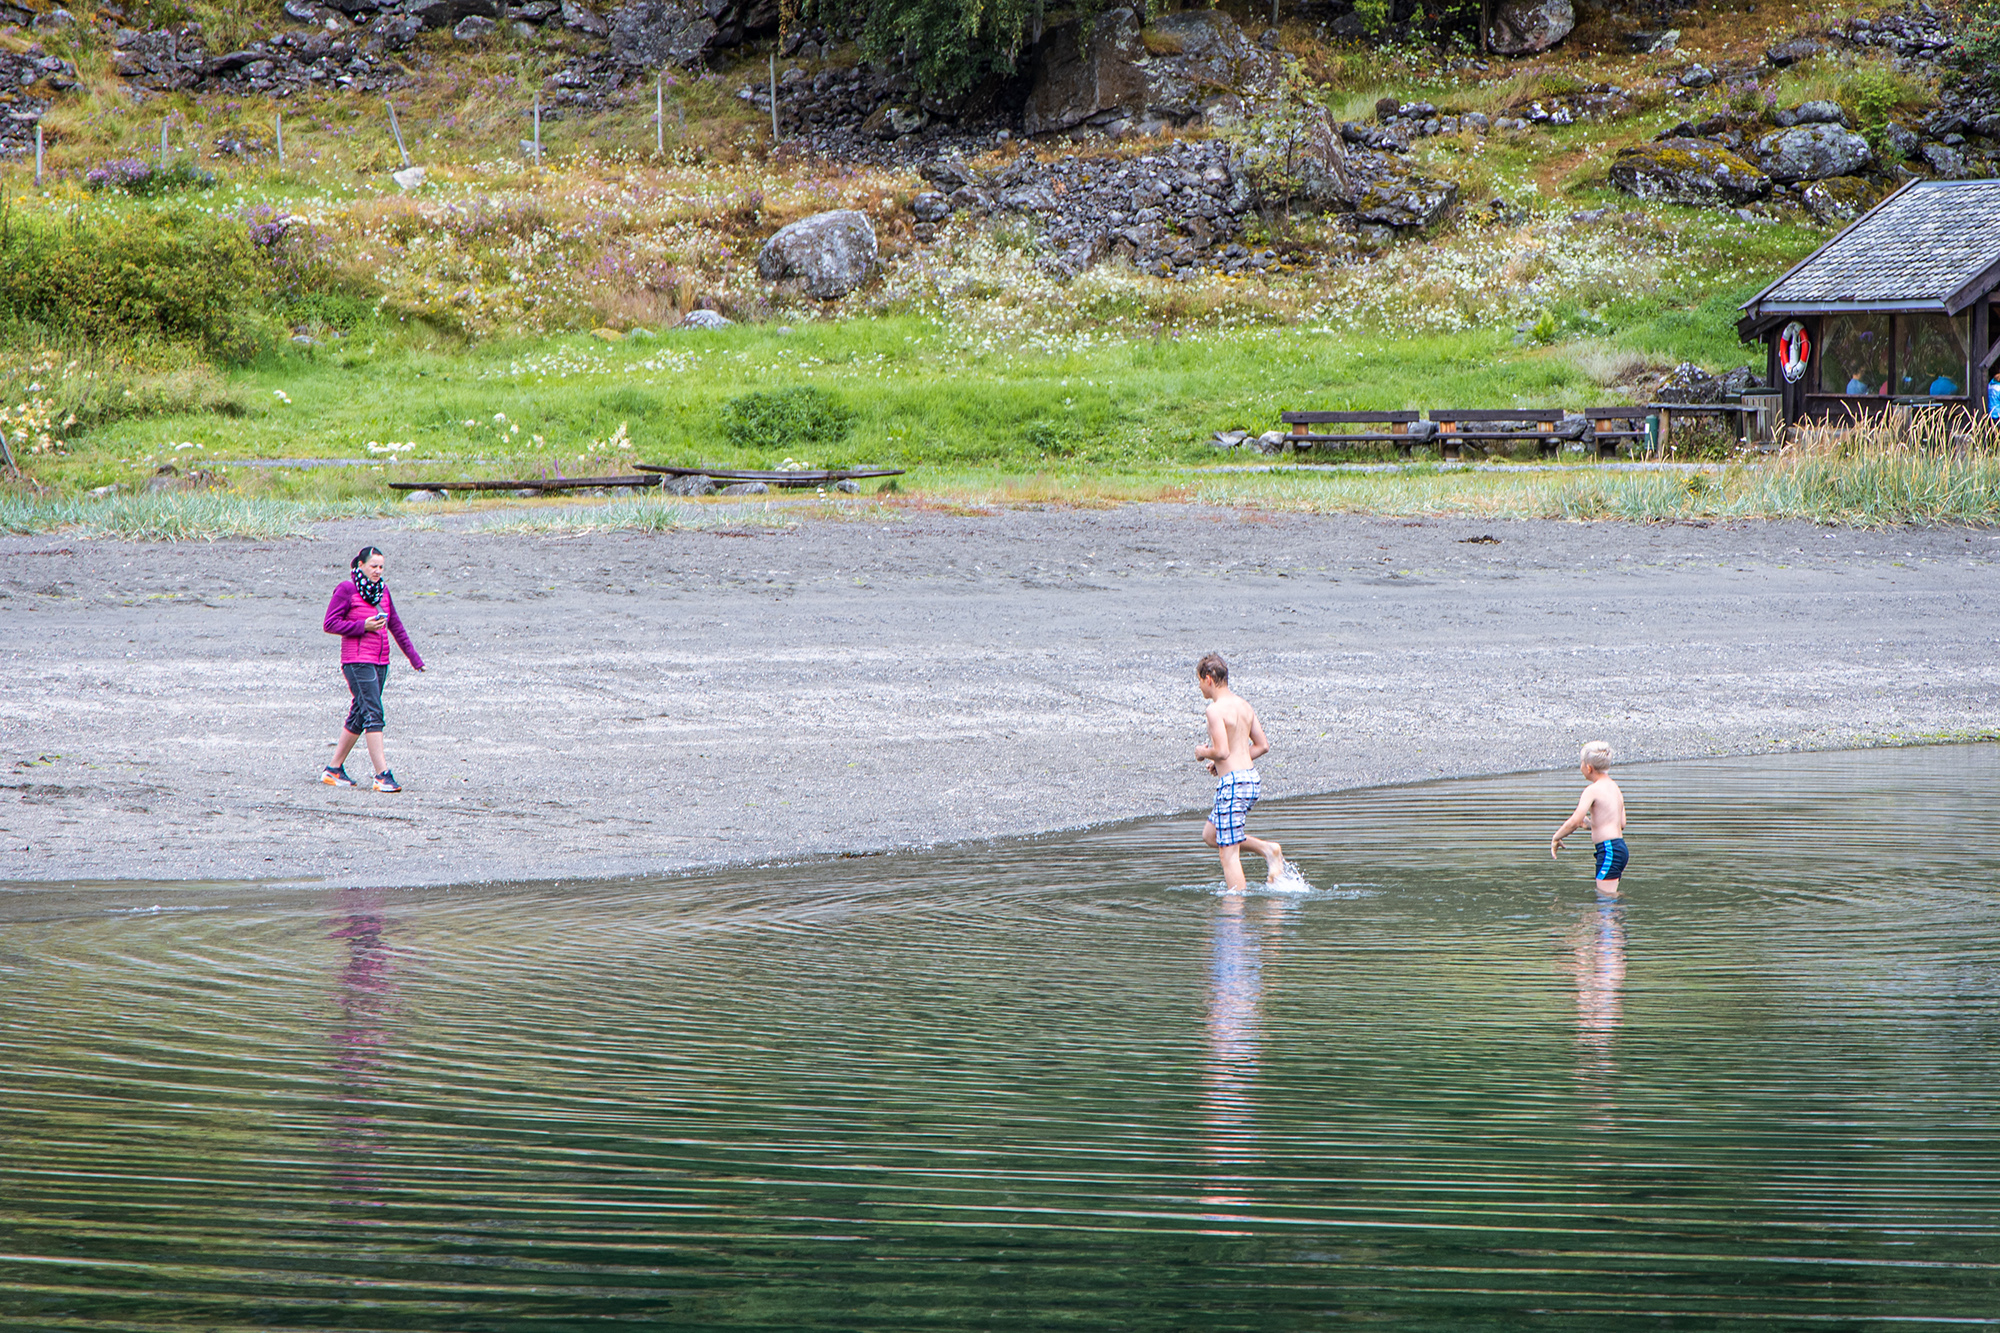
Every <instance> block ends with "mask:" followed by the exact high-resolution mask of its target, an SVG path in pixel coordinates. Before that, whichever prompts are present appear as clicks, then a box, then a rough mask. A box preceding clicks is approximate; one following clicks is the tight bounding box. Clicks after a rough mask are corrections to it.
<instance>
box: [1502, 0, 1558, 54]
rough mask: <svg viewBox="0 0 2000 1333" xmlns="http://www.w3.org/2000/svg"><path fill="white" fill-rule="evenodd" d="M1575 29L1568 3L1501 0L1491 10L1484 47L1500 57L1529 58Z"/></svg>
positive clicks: (1549, 0) (1547, 0)
mask: <svg viewBox="0 0 2000 1333" xmlns="http://www.w3.org/2000/svg"><path fill="white" fill-rule="evenodd" d="M1575 27H1576V9H1575V7H1574V6H1573V5H1571V3H1570V0H1500V3H1498V4H1496V5H1494V6H1493V22H1492V25H1491V26H1490V27H1488V28H1487V30H1486V44H1487V45H1488V46H1490V47H1491V48H1492V49H1493V50H1494V51H1496V52H1498V53H1499V54H1501V55H1503V56H1522V55H1531V54H1533V53H1534V52H1536V51H1546V50H1548V49H1549V48H1550V47H1552V46H1554V45H1555V44H1556V43H1557V42H1560V41H1561V40H1562V39H1563V38H1565V37H1567V36H1569V35H1570V33H1571V31H1573V30H1574V29H1575Z"/></svg>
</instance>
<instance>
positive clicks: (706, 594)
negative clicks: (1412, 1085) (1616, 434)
mask: <svg viewBox="0 0 2000 1333" xmlns="http://www.w3.org/2000/svg"><path fill="white" fill-rule="evenodd" d="M760 512H761V511H751V513H750V514H749V515H747V516H746V517H745V519H744V520H743V521H742V522H740V523H737V524H736V525H735V526H721V527H711V528H707V529H702V530H686V531H678V532H671V533H664V534H636V533H604V534H595V535H585V536H572V537H554V536H536V535H521V534H518V533H517V534H503V533H492V532H482V531H477V530H475V528H476V525H477V524H478V523H481V522H487V521H490V516H467V515H460V516H455V517H451V518H446V519H443V520H440V521H438V522H437V524H436V525H435V526H427V527H422V528H412V527H410V526H408V525H407V524H406V522H405V521H403V520H400V519H383V520H375V521H365V522H362V521H357V522H347V523H339V524H329V525H326V526H324V527H322V528H321V529H319V530H318V533H317V535H316V537H315V538H313V539H311V540H292V541H275V542H255V543H252V542H220V543H215V544H210V545H202V544H181V545H161V544H136V543H125V542H111V541H90V540H83V539H77V538H66V537H61V536H55V537H46V536H45V537H25V538H7V539H4V540H0V658H4V662H5V686H4V690H0V738H4V745H0V763H4V766H5V773H6V777H5V779H4V782H0V792H4V797H0V880H8V881H18V882H41V883H47V882H57V881H92V880H118V879H140V880H274V881H285V882H300V881H306V882H320V883H330V884H346V883H358V882H367V883H381V884H421V883H458V882H473V881H481V880H495V879H504V880H529V879H533V880H545V879H558V878H574V877H586V876H588V877H596V876H618V875H631V874H649V873H659V872H665V871H675V870H682V869H692V868H697V867H701V866H707V865H714V864H718V863H722V862H731V861H757V860H766V859H785V858H797V857H804V856H813V855H822V854H830V853H843V852H866V851H875V850H881V849H890V848H904V847H913V846H922V845H925V844H929V843H934V842H944V841H958V840H964V839H977V838H985V837H993V836H1000V835H1014V834H1028V833H1036V832H1043V831H1051V830H1056V829H1062V828H1070V827H1076V826H1079V825H1085V824H1092V823H1098V822H1102V821H1107V820H1116V819H1125V818H1130V817H1134V816H1141V815H1155V814H1162V813H1168V812H1174V811H1190V812H1192V811H1197V810H1205V808H1206V806H1207V802H1208V795H1209V790H1210V783H1211V780H1210V779H1209V778H1208V777H1207V775H1206V774H1205V773H1203V772H1202V770H1201V768H1200V766H1199V765H1197V764H1196V763H1195V762H1194V761H1193V759H1192V757H1191V752H1192V748H1193V746H1194V745H1195V744H1196V743H1197V741H1198V740H1199V739H1200V737H1201V726H1200V716H1201V698H1200V695H1199V694H1198V693H1197V691H1196V689H1195V686H1194V680H1193V668H1194V661H1195V659H1196V658H1197V657H1198V656H1199V655H1200V654H1201V653H1203V652H1206V651H1209V650H1211V649H1214V650H1219V651H1221V652H1222V653H1223V654H1224V655H1225V656H1227V657H1228V658H1229V660H1230V662H1231V664H1232V666H1233V668H1234V673H1235V679H1234V683H1235V684H1236V686H1237V688H1238V689H1240V690H1241V691H1242V692H1243V693H1244V694H1245V695H1246V696H1247V697H1248V698H1249V699H1250V700H1251V701H1252V702H1253V703H1255V704H1256V705H1257V706H1258V708H1259V710H1260V711H1261V713H1262V715H1263V717H1264V720H1265V724H1266V728H1267V730H1268V732H1269V734H1270V736H1271V739H1272V742H1273V744H1274V747H1275V748H1274V751H1273V753H1272V754H1271V755H1270V756H1269V757H1268V758H1267V759H1266V760H1265V761H1264V762H1263V764H1262V765H1261V767H1262V769H1263V772H1264V775H1265V795H1266V799H1273V798H1283V797H1285V796H1290V795H1299V794H1304V793H1309V792H1324V791H1332V790H1338V789H1341V788H1346V787H1353V786H1365V785H1377V784H1383V783H1398V782H1412V781H1418V780H1423V779H1431V778H1440V777H1453V776H1463V775H1469V774H1479V773H1497V772H1511V771H1520V770H1532V769H1548V770H1567V769H1569V768H1570V766H1572V765H1573V764H1574V762H1575V755H1576V751H1577V747H1578V746H1579V744H1580V743H1581V742H1582V741H1584V740H1587V739H1590V738H1592V737H1595V736H1603V737H1606V738H1608V739H1610V740H1611V742H1612V743H1613V744H1614V745H1615V746H1616V747H1617V748H1618V750H1619V758H1620V762H1621V763H1632V762H1637V761H1642V760H1647V759H1669V758H1685V757H1689V756H1698V755H1712V754H1740V753H1746V752H1755V751H1766V750H1790V749H1799V748H1830V747H1841V746H1853V745H1866V744H1876V743H1884V742H1907V741H1919V740H1941V739H1959V738H1966V737H1969V736H1974V735H1988V736H1990V735H1991V734H1992V733H1994V732H1995V731H1996V730H2000V642H1997V640H2000V586H1997V585H1996V581H1995V578H1994V568H1993V566H1994V560H1995V557H1996V555H2000V534H1996V533H1994V532H1990V531H1986V530H1983V529H1981V530H1966V529H1950V528H1941V529H1925V530H1912V529H1888V530H1881V531H1856V530H1852V529H1843V528H1827V527H1816V526H1813V525H1810V524H1803V523H1741V524H1721V523H1718V524H1714V525H1709V526H1701V525H1691V524H1668V525H1654V526H1631V525H1624V524H1615V523H1597V524H1584V523H1560V522H1504V521H1480V520H1459V519H1444V520H1423V521H1412V520H1402V519H1381V518H1370V517H1352V516H1335V517H1313V516H1298V515H1284V514H1271V513H1264V512H1257V511H1248V510H1219V509H1203V508H1193V507H1175V506H1163V505H1138V506H1129V507H1122V508H1113V509H1108V510H1098V511H1092V510H1076V509H1039V510H1037V509H1009V510H1003V511H997V512H992V513H978V512H974V513H964V512H952V511H942V510H936V509H927V508H923V507H919V506H915V505H908V506H902V507H888V506H882V505H877V504H872V503H867V504H860V505H856V506H854V507H852V508H851V509H850V510H848V511H847V513H846V514H845V516H843V517H837V518H829V517H825V516H824V514H823V512H822V511H812V516H807V517H793V518H786V517H785V516H786V515H788V514H802V513H805V512H806V511H788V510H785V509H782V508H776V509H772V510H770V511H768V513H769V515H770V516H771V517H775V518H784V519H785V526H782V527H779V528H775V529H774V528H770V527H766V526H761V524H762V523H763V522H764V521H765V520H764V519H763V518H762V517H761V516H759V514H760ZM720 521H721V522H723V523H725V524H726V523H728V522H729V520H728V519H727V518H722V519H721V520H720ZM364 543H372V544H375V545H379V546H381V547H382V548H383V549H384V550H385V551H386V552H387V555H388V562H389V564H388V581H389V585H390V587H391V588H392V589H393V590H394V591H395V593H396V596H397V604H398V607H399V609H400V610H401V611H402V614H403V617H404V620H405V622H406V623H407V625H408V627H409V630H410V633H411V635H412V637H413V638H414V640H415V641H416V643H417V646H418V648H419V650H420V651H421V652H422V653H423V655H424V657H425V658H426V660H427V665H428V666H429V668H430V669H429V670H428V671H427V672H426V673H424V674H423V675H418V674H416V673H415V672H413V671H411V670H409V669H408V668H407V666H406V665H405V664H404V663H403V661H402V659H401V657H400V655H399V656H398V657H397V658H396V665H395V667H394V668H393V669H392V671H391V675H390V683H389V688H388V691H387V710H388V718H389V730H388V744H389V758H390V763H391V766H392V767H393V768H394V769H395V771H396V774H397V776H398V777H399V778H400V779H401V781H402V782H403V783H404V785H405V788H406V789H405V791H404V792H403V793H402V794H401V795H395V796H390V795H377V794H374V793H371V792H369V791H366V790H353V791H347V790H336V789H333V788H330V787H325V786H322V785H320V784H319V783H318V781H317V774H318V771H319V767H320V765H321V764H323V763H324V762H326V760H327V757H328V755H329V753H330V750H331V746H332V742H333V740H334V738H335V736H336V735H337V732H338V728H339V723H340V720H341V718H342V716H343V715H344V713H345V710H346V707H347V693H346V689H345V687H344V685H343V683H342V681H341V676H340V672H339V667H338V661H339V649H338V645H337V643H336V642H335V640H334V639H333V638H331V637H330V636H328V635H326V634H325V633H323V632H322V630H321V628H320V619H321V615H322V613H323V610H324V608H325V604H326V598H327V595H328V593H329V592H330V591H331V590H332V588H333V586H334V584H335V583H337V582H339V581H340V579H342V578H343V577H345V574H346V569H347V560H348V557H349V556H350V555H351V554H352V553H353V551H354V550H355V549H356V548H358V547H359V546H361V545H363V544H364ZM349 768H350V771H351V772H354V773H356V774H359V773H361V772H363V771H365V770H366V768H367V763H366V760H365V757H362V758H361V759H359V761H358V762H353V763H350V766H349ZM1571 785H1572V780H1571V779H1565V780H1563V781H1562V782H1560V783H1557V782H1555V781H1554V779H1553V778H1552V791H1556V792H1558V794H1556V795H1554V796H1552V803H1551V806H1550V820H1551V824H1553V823H1554V822H1555V821H1556V820H1557V819H1559V818H1560V816H1561V814H1562V813H1563V810H1562V808H1561V806H1562V804H1563V802H1565V801H1566V800H1568V799H1569V792H1570V789H1571ZM1198 829H1199V816H1198V815H1195V816H1192V817H1191V823H1190V846H1189V854H1190V857H1191V858H1195V857H1196V854H1197V853H1198V852H1200V850H1201V849H1200V848H1199V845H1198V843H1196V842H1195V841H1194V839H1195V838H1196V837H1197V836H1198Z"/></svg>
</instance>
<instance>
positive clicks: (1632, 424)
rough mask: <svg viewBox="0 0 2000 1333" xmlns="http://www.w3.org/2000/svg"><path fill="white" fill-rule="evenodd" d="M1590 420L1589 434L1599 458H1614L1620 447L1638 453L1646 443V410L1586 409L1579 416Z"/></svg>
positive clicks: (1627, 408)
mask: <svg viewBox="0 0 2000 1333" xmlns="http://www.w3.org/2000/svg"><path fill="white" fill-rule="evenodd" d="M1579 415H1581V416H1586V417H1589V418H1590V428H1591V434H1592V436H1593V437H1594V439H1595V441H1596V453H1597V456H1598V457H1599V458H1602V457H1604V456H1605V455H1606V454H1611V455H1613V456H1616V455H1617V453H1618V449H1619V446H1620V445H1630V446H1632V452H1633V453H1635V454H1636V453H1638V452H1640V448H1639V446H1641V445H1643V444H1644V443H1645V442H1646V416H1647V412H1646V409H1645V408H1643V407H1586V408H1584V409H1583V411H1582V412H1581V413H1580V414H1579Z"/></svg>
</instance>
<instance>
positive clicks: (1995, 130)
mask: <svg viewBox="0 0 2000 1333" xmlns="http://www.w3.org/2000/svg"><path fill="white" fill-rule="evenodd" d="M58 12H60V11H58ZM1972 132H1973V133H1974V134H1976V135H1978V136H1979V137H1980V138H1982V139H1995V140H2000V111H1996V112H1994V113H1993V114H1992V115H1990V116H1981V117H1980V118H1979V119H1978V120H1975V121H1974V122H1972Z"/></svg>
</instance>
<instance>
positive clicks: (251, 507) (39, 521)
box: [0, 493, 396, 542]
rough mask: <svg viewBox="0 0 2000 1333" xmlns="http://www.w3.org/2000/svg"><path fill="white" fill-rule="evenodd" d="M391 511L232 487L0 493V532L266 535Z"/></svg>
mask: <svg viewBox="0 0 2000 1333" xmlns="http://www.w3.org/2000/svg"><path fill="white" fill-rule="evenodd" d="M394 512H396V507H395V506H394V505H393V504H391V503H390V502H389V501H387V500H351V501H346V502H342V503H328V502H324V501H306V502H298V501H290V500H261V499H251V498H248V497H245V496H240V495H219V494H210V493H203V494H189V495H175V494H163V495H134V496H123V497H114V498H112V499H108V500H75V499H69V500H45V499H36V498H32V497H26V496H19V495H0V532H7V533H14V534H20V535H32V534H36V533H44V532H69V533H73V534H75V535H76V536H79V537H108V538H116V539H123V540H126V541H142V542H185V541H205V542H212V541H224V540H229V539H232V538H235V539H247V540H269V539H274V538H280V537H304V536H308V535H310V533H311V531H312V528H311V525H312V524H314V523H319V522H324V521H326V520H328V519H335V518H376V517H380V516H382V515H385V514H389V513H394Z"/></svg>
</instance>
